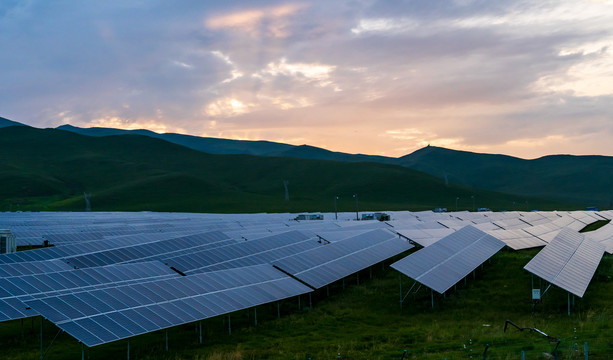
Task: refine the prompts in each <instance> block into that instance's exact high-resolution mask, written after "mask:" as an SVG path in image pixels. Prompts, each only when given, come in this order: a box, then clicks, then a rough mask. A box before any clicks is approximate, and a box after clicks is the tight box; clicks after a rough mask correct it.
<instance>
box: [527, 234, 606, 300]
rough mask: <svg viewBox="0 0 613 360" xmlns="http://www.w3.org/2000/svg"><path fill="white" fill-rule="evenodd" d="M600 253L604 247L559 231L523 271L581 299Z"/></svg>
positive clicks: (581, 237) (598, 260)
mask: <svg viewBox="0 0 613 360" xmlns="http://www.w3.org/2000/svg"><path fill="white" fill-rule="evenodd" d="M604 251H605V247H604V245H602V244H600V243H598V242H596V241H593V240H590V239H588V238H586V237H585V236H584V235H583V234H581V233H578V232H576V231H574V230H572V229H562V230H561V231H560V232H559V233H558V235H557V236H556V237H555V238H554V239H553V240H551V242H550V243H549V244H548V245H547V246H545V248H544V249H543V250H541V251H540V252H539V253H538V254H537V255H536V256H535V257H534V258H533V259H532V260H530V262H529V263H528V264H527V265H526V266H525V267H524V269H526V270H528V271H529V272H531V273H532V274H534V275H536V276H538V277H540V278H542V279H543V280H546V281H548V282H550V283H551V284H554V285H556V286H558V287H560V288H562V289H564V290H567V291H569V292H571V293H573V294H575V295H577V296H579V297H583V294H584V293H585V290H586V289H587V286H588V285H589V283H590V280H591V279H592V276H593V275H594V272H596V268H597V267H598V264H599V263H600V259H601V258H602V255H603V254H604Z"/></svg>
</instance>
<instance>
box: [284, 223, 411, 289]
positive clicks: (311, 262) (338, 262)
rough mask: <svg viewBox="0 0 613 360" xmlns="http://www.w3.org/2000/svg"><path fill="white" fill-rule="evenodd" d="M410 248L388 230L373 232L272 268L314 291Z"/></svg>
mask: <svg viewBox="0 0 613 360" xmlns="http://www.w3.org/2000/svg"><path fill="white" fill-rule="evenodd" d="M411 248H413V245H412V244H410V243H409V242H408V241H405V240H403V239H400V238H399V237H398V235H396V234H394V233H392V232H390V231H388V230H383V229H381V230H373V231H370V232H367V233H363V234H360V235H358V236H355V237H352V238H348V239H345V240H341V241H338V242H334V243H331V244H328V245H325V246H323V247H320V248H317V249H313V250H310V251H306V252H304V253H301V254H298V255H294V256H290V257H287V258H284V259H281V260H279V261H276V262H273V265H274V266H276V267H278V268H279V269H282V270H283V271H285V272H287V273H288V274H292V275H293V276H295V277H296V278H298V279H300V280H302V281H304V282H305V283H307V284H309V285H310V286H312V287H313V288H315V289H318V288H321V287H323V286H325V285H328V284H330V283H332V282H334V281H337V280H340V279H342V278H344V277H346V276H348V275H351V274H353V273H356V272H358V271H360V270H362V269H366V268H368V267H369V266H372V265H374V264H377V263H379V262H381V261H383V260H386V259H389V258H390V257H393V256H395V255H398V254H400V253H402V252H405V251H407V250H409V249H411Z"/></svg>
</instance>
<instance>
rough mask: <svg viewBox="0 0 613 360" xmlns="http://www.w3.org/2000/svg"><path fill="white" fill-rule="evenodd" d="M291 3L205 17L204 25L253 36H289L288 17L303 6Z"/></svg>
mask: <svg viewBox="0 0 613 360" xmlns="http://www.w3.org/2000/svg"><path fill="white" fill-rule="evenodd" d="M304 7H305V5H304V4H300V3H293V4H285V5H280V6H276V7H268V8H263V9H252V10H245V11H239V12H234V13H230V14H226V15H219V16H213V17H210V18H207V19H206V20H205V26H206V27H207V28H209V29H212V30H223V29H231V30H234V31H238V32H242V33H248V34H251V35H253V36H259V35H262V33H263V34H265V35H269V36H273V37H276V38H284V37H287V36H289V32H288V30H287V27H288V25H289V20H288V19H287V18H288V17H290V16H292V15H294V14H295V13H296V12H298V10H300V9H302V8H304Z"/></svg>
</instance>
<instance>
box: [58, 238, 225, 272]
mask: <svg viewBox="0 0 613 360" xmlns="http://www.w3.org/2000/svg"><path fill="white" fill-rule="evenodd" d="M224 240H225V241H226V243H227V241H229V240H230V239H229V237H228V236H227V235H226V234H224V233H222V232H219V231H212V232H207V233H204V234H194V235H188V236H181V237H176V238H172V239H167V240H161V241H155V242H150V243H146V244H139V245H133V246H126V247H121V248H118V249H109V250H104V251H99V252H95V253H91V254H86V255H81V256H75V257H70V258H67V259H66V261H67V262H68V263H69V264H71V265H73V266H75V267H77V268H87V267H95V266H103V265H109V264H116V263H125V262H129V261H135V260H142V259H149V260H151V259H161V258H162V257H169V256H173V255H171V254H172V253H176V252H188V253H189V252H191V251H196V248H198V247H200V246H207V245H210V244H214V243H219V242H222V241H224ZM232 243H234V241H232Z"/></svg>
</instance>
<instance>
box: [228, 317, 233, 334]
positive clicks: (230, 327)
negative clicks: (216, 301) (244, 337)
mask: <svg viewBox="0 0 613 360" xmlns="http://www.w3.org/2000/svg"><path fill="white" fill-rule="evenodd" d="M230 321H231V320H230V315H228V335H232V324H231V323H230Z"/></svg>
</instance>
